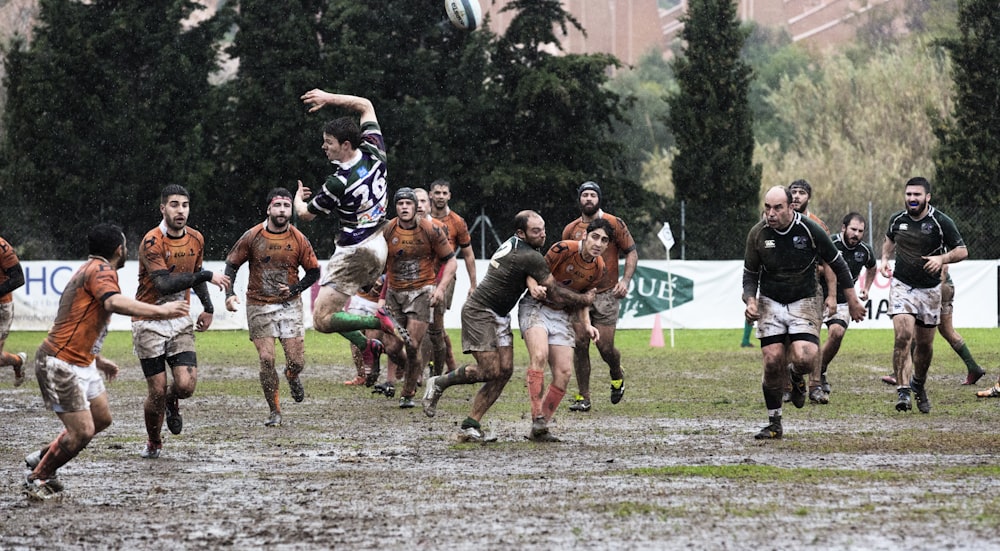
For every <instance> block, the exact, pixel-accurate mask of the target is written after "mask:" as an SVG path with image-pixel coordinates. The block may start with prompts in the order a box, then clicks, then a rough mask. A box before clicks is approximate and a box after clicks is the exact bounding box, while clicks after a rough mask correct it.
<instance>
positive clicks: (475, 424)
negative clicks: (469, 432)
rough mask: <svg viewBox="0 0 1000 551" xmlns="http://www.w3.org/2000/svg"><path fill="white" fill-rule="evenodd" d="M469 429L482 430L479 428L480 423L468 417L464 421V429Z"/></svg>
mask: <svg viewBox="0 0 1000 551" xmlns="http://www.w3.org/2000/svg"><path fill="white" fill-rule="evenodd" d="M469 427H475V428H477V429H478V428H482V427H480V426H479V421H476V420H475V419H473V418H472V417H466V418H465V421H462V428H463V429H467V428H469Z"/></svg>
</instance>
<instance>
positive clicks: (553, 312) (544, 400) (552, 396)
mask: <svg viewBox="0 0 1000 551" xmlns="http://www.w3.org/2000/svg"><path fill="white" fill-rule="evenodd" d="M613 233H614V228H612V227H611V223H610V222H608V221H607V220H605V219H603V218H596V219H594V220H593V221H591V222H590V224H587V234H586V235H585V236H584V238H583V239H582V240H581V241H558V242H556V243H555V244H553V245H552V246H551V247H549V251H548V252H547V253H545V263H546V264H547V265H548V267H549V270H550V271H551V272H552V277H553V278H555V280H556V282H557V283H558V284H559V285H562V286H565V287H569V288H570V289H572V290H574V291H576V292H578V293H586V292H587V291H589V290H591V289H596V288H597V285H598V284H599V283H600V282H601V281H602V280H603V279H604V274H605V272H606V271H607V267H606V266H605V264H604V259H603V258H601V255H603V254H604V251H605V249H607V248H608V243H610V241H611V235H612V234H613ZM535 284H536V282H535V281H534V280H533V279H531V277H530V276H529V278H528V287H529V288H530V287H533V286H534V285H535ZM517 315H518V318H517V319H518V324H519V326H520V328H521V335H522V337H523V338H524V344H525V345H526V346H527V348H528V358H529V361H530V363H529V365H528V372H527V379H528V398H529V401H530V402H531V432H530V433H529V436H528V438H529V439H530V440H534V441H537V442H555V441H558V438H556V437H555V436H553V435H552V434H551V433H550V432H549V423H550V422H552V417H553V415H555V412H556V408H558V407H559V403H560V402H562V399H563V396H565V395H566V387H567V386H568V385H569V378H570V375H572V374H573V348H574V347H575V346H576V341H577V335H576V333H575V332H574V331H575V327H574V325H576V326H577V327H584V328H586V331H587V338H588V339H592V340H597V339H598V338H599V337H600V334H599V333H598V331H597V328H596V327H594V326H593V325H591V323H590V308H585V307H584V308H570V307H567V306H565V305H563V304H561V303H559V302H558V301H553V300H547V299H542V300H539V299H536V298H535V297H534V296H533V295H531V294H525V295H524V297H523V298H522V299H521V302H520V303H518V307H517ZM573 318H578V320H577V321H578V323H576V324H574V323H573V321H572V319H573ZM546 363H548V364H549V367H550V368H551V369H552V381H551V382H550V384H549V386H548V388H547V389H546V388H545V364H546Z"/></svg>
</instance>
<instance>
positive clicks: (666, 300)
mask: <svg viewBox="0 0 1000 551" xmlns="http://www.w3.org/2000/svg"><path fill="white" fill-rule="evenodd" d="M620 275H621V271H620V269H619V276H620ZM693 298H694V282H693V281H691V280H690V279H688V278H686V277H681V276H679V275H676V274H670V273H667V272H663V271H660V270H655V269H653V268H645V267H643V266H638V267H637V268H636V270H635V275H633V276H632V283H631V285H630V287H629V290H628V295H626V296H625V298H623V299H622V301H621V306H620V309H619V310H618V315H619V317H622V318H637V317H640V316H648V315H651V314H655V313H657V312H664V311H666V310H669V309H670V308H671V307H676V306H680V305H682V304H684V303H687V302H691V300H692V299H693ZM671 301H672V304H671Z"/></svg>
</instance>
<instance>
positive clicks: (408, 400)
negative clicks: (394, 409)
mask: <svg viewBox="0 0 1000 551" xmlns="http://www.w3.org/2000/svg"><path fill="white" fill-rule="evenodd" d="M416 406H417V404H414V403H413V396H400V397H399V409H413V408H415V407H416Z"/></svg>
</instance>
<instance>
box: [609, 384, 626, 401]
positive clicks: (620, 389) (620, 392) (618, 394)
mask: <svg viewBox="0 0 1000 551" xmlns="http://www.w3.org/2000/svg"><path fill="white" fill-rule="evenodd" d="M622 396H625V380H624V379H615V380H614V381H611V403H612V404H617V403H618V402H621V401H622Z"/></svg>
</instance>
